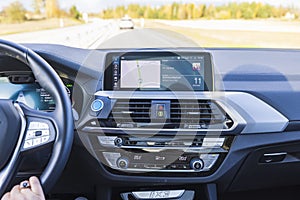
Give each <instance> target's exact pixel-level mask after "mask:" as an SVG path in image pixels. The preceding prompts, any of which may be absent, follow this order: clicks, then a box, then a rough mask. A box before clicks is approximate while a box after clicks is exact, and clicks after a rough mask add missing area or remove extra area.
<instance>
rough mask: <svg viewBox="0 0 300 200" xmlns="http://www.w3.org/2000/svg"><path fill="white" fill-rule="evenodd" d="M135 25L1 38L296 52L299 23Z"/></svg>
mask: <svg viewBox="0 0 300 200" xmlns="http://www.w3.org/2000/svg"><path fill="white" fill-rule="evenodd" d="M139 24H140V23H139V21H138V20H136V27H135V29H134V30H119V27H118V21H117V20H98V21H95V22H93V23H89V24H84V25H79V26H73V27H66V28H59V29H52V30H44V31H37V32H28V33H20V34H13V35H7V36H1V38H3V39H7V40H12V41H15V42H18V43H52V44H62V45H66V46H71V47H79V48H90V49H96V48H100V49H101V48H163V47H199V46H201V47H203V46H204V47H255V48H260V47H263V48H297V49H298V48H299V47H300V37H299V33H300V28H299V27H298V26H299V25H300V23H299V22H285V21H269V20H259V21H246V20H243V21H242V20H225V21H224V20H196V21H195V20H193V21H189V20H187V21H166V20H146V21H145V26H146V28H140V27H139ZM222 24H224V25H226V26H222ZM297 27H298V28H297ZM189 38H192V39H189Z"/></svg>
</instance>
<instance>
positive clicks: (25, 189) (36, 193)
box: [1, 176, 45, 200]
mask: <svg viewBox="0 0 300 200" xmlns="http://www.w3.org/2000/svg"><path fill="white" fill-rule="evenodd" d="M1 200H45V196H44V192H43V189H42V186H41V184H40V181H39V179H38V178H37V177H35V176H33V177H30V179H29V181H23V182H21V183H20V185H16V186H14V187H13V188H12V190H11V191H10V192H8V193H6V194H5V195H4V196H3V197H2V199H1Z"/></svg>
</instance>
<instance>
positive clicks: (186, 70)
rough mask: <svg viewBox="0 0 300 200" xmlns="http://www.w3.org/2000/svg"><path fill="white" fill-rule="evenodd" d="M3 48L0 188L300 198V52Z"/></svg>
mask: <svg viewBox="0 0 300 200" xmlns="http://www.w3.org/2000/svg"><path fill="white" fill-rule="evenodd" d="M0 49H1V58H0V64H1V66H0V69H1V71H0V91H1V95H0V97H1V100H0V111H1V112H0V115H1V121H0V127H1V130H2V133H1V135H0V137H1V139H0V142H1V145H0V146H1V154H0V155H1V157H0V163H1V165H0V169H1V171H0V172H1V173H0V180H1V183H2V184H1V186H0V189H1V190H0V191H1V193H0V194H4V192H5V191H8V190H9V189H10V188H11V187H12V186H13V185H14V184H16V183H18V182H20V181H21V180H23V179H26V178H28V177H30V176H32V175H36V176H38V177H39V178H40V180H41V183H42V185H43V188H44V191H45V193H46V194H47V199H75V198H76V197H79V196H81V197H85V198H87V199H99V200H109V199H114V200H121V199H123V200H135V199H136V200H138V199H142V200H143V199H180V200H181V199H184V200H192V199H196V200H197V199H199V200H200V199H207V200H216V199H298V197H299V187H298V185H299V180H300V173H299V167H300V150H299V141H300V136H299V134H298V132H299V129H300V115H299V113H300V110H299V101H298V99H300V95H299V74H297V71H299V70H298V64H299V61H300V57H299V53H300V52H299V51H298V50H280V49H238V48H236V49H234V48H206V49H203V48H160V49H158V48H157V49H121V50H120V49H96V50H90V49H80V48H73V47H66V46H62V45H50V44H23V45H20V44H15V43H12V42H8V41H5V40H1V41H0ZM7 144H11V145H7Z"/></svg>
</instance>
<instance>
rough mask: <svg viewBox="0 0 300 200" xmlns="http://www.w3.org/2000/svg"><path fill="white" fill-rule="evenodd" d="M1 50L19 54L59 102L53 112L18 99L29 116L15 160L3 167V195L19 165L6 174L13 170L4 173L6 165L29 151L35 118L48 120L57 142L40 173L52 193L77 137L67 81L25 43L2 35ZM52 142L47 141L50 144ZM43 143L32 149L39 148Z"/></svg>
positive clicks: (20, 108) (0, 190) (19, 106)
mask: <svg viewBox="0 0 300 200" xmlns="http://www.w3.org/2000/svg"><path fill="white" fill-rule="evenodd" d="M0 53H2V54H3V55H6V56H10V57H12V58H15V59H17V60H19V61H21V62H23V63H25V64H26V65H27V66H28V67H29V68H31V70H32V72H33V74H34V76H35V78H36V80H37V81H38V82H39V84H40V86H41V87H42V88H44V89H45V90H47V92H49V93H50V94H51V95H52V97H53V98H54V100H55V104H56V105H55V110H54V111H53V112H42V111H37V110H33V109H30V108H29V107H27V106H26V105H24V104H21V103H20V104H19V103H17V102H15V103H14V105H15V107H16V109H17V110H18V112H19V114H20V115H21V118H22V115H23V117H24V119H25V122H24V119H23V120H22V121H23V122H22V123H23V124H22V127H24V123H25V130H20V133H19V139H18V144H17V145H16V147H15V149H14V153H13V154H12V158H10V159H11V160H10V162H9V163H8V164H7V166H6V167H5V168H3V169H1V171H0V180H1V184H0V196H2V195H3V194H4V192H5V190H6V189H7V188H6V187H7V186H8V184H9V182H11V179H12V178H13V176H12V175H11V174H14V173H15V171H14V170H16V168H17V166H12V168H11V169H10V170H8V171H5V174H7V173H8V172H9V173H10V174H7V175H5V174H4V172H3V171H4V169H6V168H7V167H9V166H8V165H9V164H11V162H13V161H12V159H17V158H16V157H14V156H17V157H19V156H21V154H22V153H23V152H24V151H29V150H28V149H25V148H24V144H25V142H26V141H25V139H26V138H27V134H28V132H29V130H28V129H30V126H31V123H32V121H33V120H34V119H38V120H37V121H38V123H41V121H42V122H43V121H44V122H45V123H44V122H43V123H44V124H48V132H50V139H49V141H50V142H52V143H53V148H52V149H53V150H52V154H51V157H50V159H49V162H48V164H47V166H46V167H45V169H44V171H43V172H42V174H41V176H40V181H41V184H42V186H43V189H44V192H45V193H48V192H49V191H50V189H51V188H52V187H53V186H54V184H55V183H56V181H57V180H58V178H59V176H60V175H61V173H62V171H63V169H64V167H65V165H66V163H67V160H68V158H69V154H70V152H71V148H72V143H73V138H74V136H73V135H74V127H73V126H74V125H73V116H72V106H71V102H70V98H69V96H68V94H67V92H66V90H65V86H64V84H63V82H62V81H61V79H60V78H59V76H58V75H57V73H56V72H55V71H54V70H53V68H52V67H51V66H50V65H49V64H48V63H47V62H46V61H45V60H44V59H43V58H41V57H40V56H39V55H38V54H36V53H35V52H33V51H32V50H30V49H28V48H26V47H25V46H22V45H19V44H15V43H13V42H9V41H5V40H1V39H0ZM34 123H36V122H34ZM43 123H41V124H43ZM32 124H33V123H32ZM22 131H23V133H22ZM22 134H23V135H22ZM25 136H26V138H25ZM52 136H54V137H52ZM51 137H52V141H51ZM20 141H21V142H20ZM50 142H47V144H48V143H50ZM52 143H51V144H52ZM18 145H19V146H18ZM40 146H42V145H40ZM40 146H37V147H35V148H32V149H36V148H38V147H40ZM29 149H30V148H29ZM32 149H31V150H32ZM13 165H18V162H14V164H13ZM2 172H3V173H2ZM3 174H4V175H3ZM2 175H3V177H2Z"/></svg>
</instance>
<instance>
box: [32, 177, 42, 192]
mask: <svg viewBox="0 0 300 200" xmlns="http://www.w3.org/2000/svg"><path fill="white" fill-rule="evenodd" d="M29 183H30V186H31V191H32V192H34V193H35V194H37V195H39V196H44V192H43V188H42V186H41V184H40V181H39V179H38V178H37V177H35V176H32V177H30V179H29Z"/></svg>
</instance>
